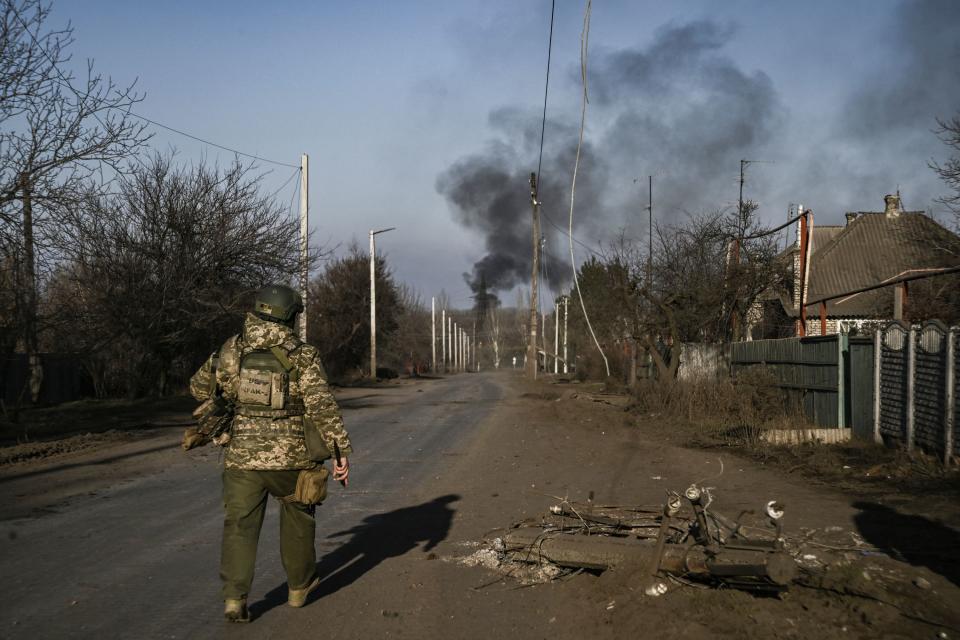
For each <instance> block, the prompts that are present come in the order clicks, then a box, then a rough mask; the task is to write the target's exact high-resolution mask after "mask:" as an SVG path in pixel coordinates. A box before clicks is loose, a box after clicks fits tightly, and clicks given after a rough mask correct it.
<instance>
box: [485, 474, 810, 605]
mask: <svg viewBox="0 0 960 640" xmlns="http://www.w3.org/2000/svg"><path fill="white" fill-rule="evenodd" d="M712 503H713V496H712V495H711V492H710V489H709V488H706V487H700V486H697V485H691V486H690V487H689V488H687V490H686V491H684V492H683V493H682V494H680V493H675V492H670V493H668V495H667V500H666V502H665V504H663V505H662V506H661V507H621V506H598V505H595V504H593V502H592V501H589V502H585V503H575V502H569V501H567V500H562V501H561V502H560V503H559V504H556V505H554V506H552V507H550V510H549V512H548V513H546V514H544V515H543V516H542V517H541V518H539V519H534V520H527V521H524V522H521V523H518V524H516V525H514V526H513V527H511V528H510V529H506V530H499V531H495V532H492V533H491V534H489V535H488V536H487V546H488V549H489V550H491V551H493V552H495V553H497V554H500V555H501V556H502V557H503V558H504V559H506V560H508V561H509V562H511V563H530V564H540V565H542V564H545V563H548V564H551V565H555V566H558V567H564V568H568V569H580V570H594V571H597V570H601V571H602V570H605V569H609V568H613V567H621V566H630V567H633V568H635V569H640V570H641V574H642V575H644V576H645V580H646V584H644V586H643V591H644V593H646V594H647V595H651V596H656V595H660V594H663V593H665V592H666V591H667V590H668V589H669V584H668V583H669V581H671V580H674V581H681V582H684V581H691V580H692V581H696V582H700V583H705V584H713V585H717V586H721V585H722V586H727V587H733V588H738V589H744V590H749V591H763V592H773V593H776V592H780V591H783V590H786V589H787V587H788V586H789V585H790V583H791V582H792V581H793V579H794V578H795V576H796V574H797V564H796V562H795V560H794V559H793V557H792V556H791V554H790V553H788V552H787V550H786V549H785V547H784V545H785V539H784V536H783V532H782V526H781V523H782V518H783V515H784V507H783V506H782V505H780V504H779V503H777V502H776V501H770V502H768V503H767V504H766V505H765V507H764V509H763V513H762V514H757V513H755V512H753V511H745V512H742V513H740V514H739V516H738V517H737V518H735V519H731V518H728V517H726V516H724V515H722V514H720V513H718V512H717V511H715V510H714V509H712V508H711V506H712ZM758 516H759V518H758ZM764 517H765V518H766V523H763V522H762V519H763V518H764ZM748 518H749V520H750V524H749V525H748V524H746V520H747V519H748ZM758 519H760V520H761V525H762V526H758V525H757V520H758Z"/></svg>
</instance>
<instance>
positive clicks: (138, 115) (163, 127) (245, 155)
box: [126, 111, 300, 169]
mask: <svg viewBox="0 0 960 640" xmlns="http://www.w3.org/2000/svg"><path fill="white" fill-rule="evenodd" d="M126 113H129V114H130V115H131V116H133V117H134V118H140V119H141V120H143V121H144V122H149V123H150V124H152V125H154V126H157V127H160V128H161V129H166V130H167V131H172V132H174V133H177V134H180V135H181V136H184V137H186V138H190V139H191V140H196V141H197V142H202V143H203V144H205V145H209V146H211V147H216V148H217V149H223V150H224V151H229V152H230V153H235V154H237V155H238V156H244V157H246V158H252V159H254V160H259V161H261V162H268V163H270V164H275V165H279V166H281V167H290V168H291V169H299V168H300V167H299V166H298V165H295V164H290V163H289V162H280V161H279V160H271V159H270V158H264V157H263V156H258V155H255V154H252V153H246V152H244V151H239V150H237V149H233V148H231V147H227V146H224V145H222V144H217V143H216V142H211V141H209V140H204V139H203V138H200V137H198V136H195V135H193V134H190V133H187V132H186V131H181V130H180V129H174V128H173V127H170V126H167V125H165V124H163V123H162V122H157V121H156V120H151V119H150V118H148V117H146V116H142V115H140V114H139V113H134V112H133V111H126Z"/></svg>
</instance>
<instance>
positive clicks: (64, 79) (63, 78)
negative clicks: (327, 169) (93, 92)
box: [8, 3, 299, 169]
mask: <svg viewBox="0 0 960 640" xmlns="http://www.w3.org/2000/svg"><path fill="white" fill-rule="evenodd" d="M8 6H9V7H10V9H11V11H13V15H14V17H16V19H17V22H19V23H20V26H22V27H23V30H24V32H25V33H26V34H27V35H28V36H30V40H32V41H33V44H34V45H35V46H36V47H37V49H39V50H40V53H42V54H43V57H44V58H46V59H47V61H48V62H49V63H50V66H51V67H52V68H53V70H54V72H55V73H56V74H57V76H58V77H59V78H60V84H63V85H66V87H67V88H68V89H70V91H71V92H72V93H73V95H74V96H75V97H76V98H77V100H78V101H79V103H80V104H82V103H83V98H82V97H81V95H80V92H79V91H77V90H76V89H75V88H74V86H73V84H71V83H70V80H69V79H67V77H66V76H64V75H63V72H62V71H60V67H58V66H57V63H56V62H55V61H54V60H53V58H51V57H50V54H49V53H47V50H46V49H45V48H44V47H43V45H42V44H40V41H39V40H38V39H37V37H36V36H35V35H33V32H32V31H30V27H29V26H28V25H27V23H26V21H24V19H23V18H21V17H20V12H19V11H17V8H16V7H15V6H14V5H13V4H12V3H9V4H8ZM108 108H110V109H116V110H118V111H123V112H124V113H127V114H129V115H131V116H133V117H134V118H139V119H140V120H143V121H144V122H149V123H150V124H152V125H154V126H157V127H161V128H163V129H166V130H168V131H172V132H174V133H177V134H180V135H181V136H185V137H187V138H191V139H193V140H196V141H197V142H202V143H203V144H206V145H209V146H211V147H216V148H218V149H223V150H224V151H229V152H231V153H235V154H237V155H241V156H244V157H247V158H253V159H254V160H260V161H261V162H268V163H270V164H275V165H279V166H282V167H290V168H291V169H299V166H298V165H294V164H289V163H287V162H279V161H277V160H270V159H269V158H264V157H262V156H258V155H254V154H252V153H245V152H243V151H239V150H237V149H232V148H230V147H227V146H224V145H222V144H217V143H216V142H211V141H209V140H204V139H203V138H200V137H198V136H195V135H192V134H189V133H187V132H186V131H181V130H179V129H174V128H173V127H170V126H167V125H165V124H163V123H161V122H157V121H156V120H151V119H150V118H147V117H146V116H142V115H140V114H138V113H134V112H133V111H130V110H129V109H123V108H122V107H113V106H111V107H108ZM91 115H92V116H93V117H94V119H96V121H97V122H99V123H100V126H101V127H103V128H104V129H109V128H108V127H107V125H106V124H105V123H104V122H103V120H101V119H100V116H99V115H97V113H96V112H91Z"/></svg>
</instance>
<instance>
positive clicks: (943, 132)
mask: <svg viewBox="0 0 960 640" xmlns="http://www.w3.org/2000/svg"><path fill="white" fill-rule="evenodd" d="M937 124H938V125H939V128H938V129H937V134H938V135H939V136H940V139H941V140H942V141H943V143H944V144H945V145H947V146H948V147H950V149H951V150H952V152H953V155H951V156H950V157H949V158H948V159H947V161H946V162H944V163H943V164H940V163H937V162H931V163H930V168H932V169H933V170H934V171H936V172H937V174H938V175H939V176H940V178H941V179H942V180H943V181H944V183H946V185H947V187H948V188H949V189H950V190H951V191H952V193H951V194H949V195H945V196H943V197H942V198H940V199H939V202H942V203H943V204H945V205H946V206H947V207H948V208H949V209H950V210H951V211H952V212H953V214H954V228H956V229H957V230H958V231H960V114H958V115H955V116H954V117H953V118H951V119H949V120H940V119H938V120H937Z"/></svg>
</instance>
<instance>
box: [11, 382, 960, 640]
mask: <svg viewBox="0 0 960 640" xmlns="http://www.w3.org/2000/svg"><path fill="white" fill-rule="evenodd" d="M565 389H569V390H572V389H574V387H573V386H570V387H566V388H565ZM339 396H340V400H341V403H342V405H343V407H344V414H345V418H346V421H347V425H348V428H349V430H350V433H351V436H352V438H353V440H354V443H355V445H356V448H357V454H356V455H355V457H354V458H353V459H352V461H351V462H352V464H353V465H354V466H353V470H352V474H351V483H350V487H349V488H347V489H343V488H342V487H340V486H339V485H333V486H331V487H330V490H331V492H330V493H331V495H330V497H329V498H328V500H327V502H326V503H325V504H324V505H323V506H322V507H320V508H319V509H318V511H317V523H318V530H317V549H318V557H319V571H320V573H321V575H323V576H325V580H324V582H323V584H322V586H321V588H320V590H319V592H318V593H317V594H316V597H314V598H313V599H312V600H311V601H310V602H309V604H308V605H307V606H306V607H305V608H303V609H299V610H295V609H291V608H289V607H287V606H286V605H285V604H284V603H285V598H286V585H285V583H284V575H283V571H282V568H281V566H280V560H279V550H278V547H277V517H276V516H277V513H276V512H277V509H276V506H275V505H272V506H271V507H270V508H268V513H267V520H266V522H265V523H264V529H263V535H262V539H261V546H260V554H259V558H258V565H257V575H256V579H255V581H254V586H253V591H252V593H251V594H250V602H251V605H252V606H251V608H252V612H253V614H254V615H255V619H254V621H253V622H252V623H251V624H249V625H233V626H230V625H226V624H225V623H224V622H222V618H221V602H220V594H219V588H220V584H219V580H218V577H217V570H218V558H219V538H220V526H221V517H222V516H221V507H220V502H219V491H220V478H219V472H220V467H219V465H218V460H217V457H218V456H217V451H216V450H215V449H213V448H209V447H208V448H205V449H201V450H195V451H193V452H190V453H186V454H185V453H183V452H182V451H180V449H179V448H178V447H177V442H178V439H179V435H180V430H181V428H182V427H180V426H176V427H167V428H156V427H154V428H150V429H140V430H134V431H128V432H117V433H114V434H110V435H107V436H105V437H104V439H103V440H102V441H100V440H97V441H95V442H94V445H93V446H90V447H88V448H85V449H82V450H79V451H75V452H73V453H70V452H67V453H56V454H55V455H51V456H49V457H47V458H44V459H40V460H33V461H28V462H19V463H8V464H5V465H3V466H0V536H2V539H3V544H2V546H0V575H2V576H3V582H4V589H3V601H2V607H0V638H31V639H34V638H87V637H90V638H93V637H96V638H218V637H231V638H233V637H237V638H306V637H317V636H326V637H333V638H382V637H401V638H402V637H409V638H414V637H416V638H421V639H422V638H484V639H485V640H487V639H489V638H490V637H496V636H501V637H511V638H513V637H516V638H556V639H561V640H563V639H566V638H570V639H574V638H576V639H578V640H580V639H582V638H587V637H590V638H595V637H599V638H618V637H627V636H635V635H649V634H651V633H654V634H655V635H656V637H658V638H686V639H689V638H694V639H696V638H711V637H758V638H759V637H764V638H767V637H783V638H790V637H796V638H821V637H844V638H859V637H863V638H868V637H904V638H907V637H930V638H938V637H944V636H942V635H940V634H946V636H947V637H960V631H958V629H960V620H958V616H957V613H956V612H957V610H958V609H960V590H958V588H957V583H958V582H960V571H958V567H960V564H958V563H957V558H956V556H957V547H958V546H960V545H958V544H957V543H958V542H960V537H958V535H957V533H956V532H957V526H958V523H960V517H958V510H957V508H956V500H947V499H938V498H937V497H936V496H932V497H931V500H917V499H916V497H915V496H910V495H904V494H901V493H899V492H898V490H897V489H896V487H891V488H890V490H889V491H887V492H885V493H880V494H878V493H874V494H871V495H869V496H865V495H853V494H850V493H840V492H837V491H835V490H833V489H832V488H831V487H829V486H824V485H823V484H817V483H815V482H811V481H810V480H809V479H807V478H803V477H798V476H795V475H788V474H785V473H784V472H783V470H782V469H770V468H768V466H767V465H764V464H762V463H760V462H756V461H749V460H746V459H742V458H737V457H734V456H732V455H730V453H728V452H720V453H719V454H718V452H717V451H705V450H697V449H687V448H683V447H680V446H676V444H671V443H670V441H669V438H667V439H665V438H663V437H661V436H662V430H663V425H661V424H658V423H657V422H656V421H655V420H652V419H651V420H646V421H645V420H644V419H639V420H638V419H637V418H636V417H631V416H629V414H627V413H626V412H624V411H623V409H622V408H618V407H614V406H610V405H607V404H603V403H597V402H592V401H590V400H585V399H583V397H582V396H581V397H580V398H579V399H577V398H574V397H573V394H572V393H568V392H566V391H564V388H563V387H560V386H559V385H555V386H549V385H546V384H543V383H538V384H532V383H528V382H526V381H524V380H523V379H522V378H521V377H520V376H518V375H516V374H515V373H513V372H504V373H502V374H490V373H488V374H480V375H476V374H471V375H459V376H453V377H449V378H446V379H440V380H418V381H403V382H402V383H399V384H390V385H385V386H381V387H378V388H370V389H350V390H345V391H343V392H342V393H340V394H339ZM154 424H156V421H154ZM65 449H69V447H66V448H65ZM720 458H722V459H723V460H724V465H723V466H724V472H723V473H722V474H720V473H719V467H720ZM705 478H710V482H709V484H710V485H711V486H713V487H715V489H714V491H715V494H716V496H717V508H719V509H721V510H722V511H723V512H725V513H730V514H734V515H736V514H737V513H739V512H740V511H741V510H744V509H751V508H757V507H759V506H761V505H762V504H763V503H765V502H766V500H768V499H772V498H776V499H779V500H781V501H783V502H785V503H786V504H787V508H788V512H787V514H788V515H787V525H786V526H787V530H788V532H790V533H791V534H795V535H801V533H803V532H804V531H807V532H809V531H814V532H820V533H823V532H825V531H827V530H828V529H829V530H831V531H833V534H831V535H832V536H833V538H832V539H833V540H840V541H841V544H844V545H851V544H853V541H856V540H857V538H854V537H851V536H850V535H849V534H850V533H851V532H853V533H856V534H857V535H858V536H860V538H862V539H865V541H864V542H863V545H864V547H863V550H864V552H863V553H860V550H859V549H858V550H857V552H855V553H854V554H853V555H854V556H855V557H856V561H855V562H854V563H853V564H843V565H842V567H843V571H845V572H846V574H849V575H846V574H845V575H844V576H840V577H839V578H838V577H837V576H834V578H837V579H836V580H834V581H832V582H831V581H826V582H824V583H823V584H821V585H819V587H825V588H826V590H825V589H824V588H819V587H818V588H813V587H811V585H810V584H808V585H806V586H797V587H796V588H793V589H791V591H790V592H789V593H788V594H786V595H785V596H784V597H781V598H777V597H757V596H753V595H750V594H746V593H742V592H737V591H732V590H701V589H696V588H692V587H677V588H675V589H673V590H671V591H670V592H669V593H668V594H667V595H666V596H663V597H661V598H656V599H651V598H647V597H645V596H642V595H641V594H640V593H638V591H637V589H636V586H637V584H638V581H639V578H638V576H636V575H634V574H632V573H631V572H630V571H629V570H621V571H607V572H605V573H603V574H601V575H595V574H590V573H586V572H585V573H581V574H579V575H573V576H569V577H566V578H564V579H562V580H557V581H554V582H550V583H547V584H538V585H533V586H523V585H521V584H520V583H519V582H518V581H517V580H516V579H515V578H516V576H512V575H504V574H503V573H502V572H497V571H492V570H489V569H485V568H481V567H467V566H464V565H463V564H462V563H461V562H460V560H462V559H464V558H466V557H469V556H470V555H471V554H473V553H474V552H475V551H476V550H477V546H476V545H477V542H478V541H480V540H481V539H482V538H483V536H484V534H485V533H487V532H488V531H490V530H492V529H495V528H499V527H504V526H507V525H509V524H511V523H512V522H515V521H518V520H520V519H523V518H531V517H536V516H537V515H538V514H540V513H542V512H544V511H545V509H546V508H547V507H549V506H550V505H551V504H555V503H556V502H557V498H556V497H565V498H569V499H570V500H580V501H582V500H586V499H587V497H588V495H590V494H591V493H593V494H594V495H595V497H596V500H597V501H598V502H601V503H607V504H632V505H637V504H653V503H657V502H660V501H662V500H663V497H664V492H665V490H666V489H679V490H682V489H683V488H684V487H686V486H687V485H689V484H690V483H691V482H695V481H700V480H703V479H705ZM831 527H832V528H834V529H830V528H831ZM818 539H820V540H824V538H818ZM844 540H845V541H846V542H843V541H844ZM822 551H824V553H826V551H827V550H826V549H823V550H822ZM817 554H818V557H819V556H824V557H825V555H824V554H820V551H817ZM840 578H842V579H840ZM918 578H922V579H923V580H922V581H918V580H917V579H918ZM851 580H852V582H851ZM808 582H809V581H808ZM918 583H919V584H921V585H922V586H921V587H918V586H916V585H917V584H918ZM880 584H883V585H884V588H883V589H878V586H877V585H880ZM884 600H885V601H884Z"/></svg>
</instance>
